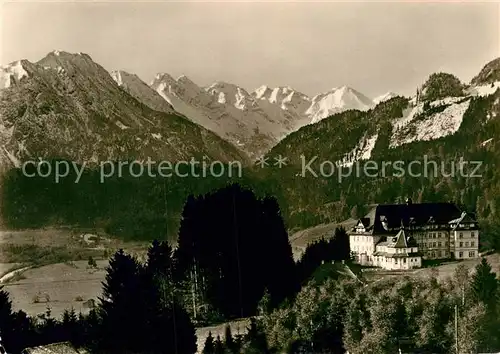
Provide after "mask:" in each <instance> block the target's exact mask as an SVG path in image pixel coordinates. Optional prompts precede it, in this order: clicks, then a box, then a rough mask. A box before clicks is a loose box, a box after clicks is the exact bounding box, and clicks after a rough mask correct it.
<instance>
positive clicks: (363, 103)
mask: <svg viewBox="0 0 500 354" xmlns="http://www.w3.org/2000/svg"><path fill="white" fill-rule="evenodd" d="M373 106H374V103H373V101H372V100H371V99H369V98H368V97H366V96H365V95H363V94H362V93H360V92H358V91H356V90H354V89H352V88H350V87H348V86H342V87H336V88H333V89H332V90H331V91H329V92H325V93H323V94H320V95H317V96H315V97H314V98H313V99H312V104H311V106H310V107H309V108H308V110H307V111H306V114H307V115H308V116H309V117H310V118H311V123H317V122H319V121H320V120H322V119H324V118H326V117H328V116H331V115H333V114H336V113H340V112H343V111H347V110H350V109H357V110H360V111H367V110H369V109H370V108H373Z"/></svg>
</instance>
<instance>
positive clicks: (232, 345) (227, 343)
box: [224, 325, 236, 353]
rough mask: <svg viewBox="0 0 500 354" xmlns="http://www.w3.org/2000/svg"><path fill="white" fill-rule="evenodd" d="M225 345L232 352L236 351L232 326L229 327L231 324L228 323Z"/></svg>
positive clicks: (225, 331)
mask: <svg viewBox="0 0 500 354" xmlns="http://www.w3.org/2000/svg"><path fill="white" fill-rule="evenodd" d="M224 347H225V348H226V349H227V351H229V352H230V353H235V352H236V348H235V343H234V339H233V334H232V333H231V327H229V325H227V326H226V328H225V330H224Z"/></svg>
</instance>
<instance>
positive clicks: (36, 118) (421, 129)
mask: <svg viewBox="0 0 500 354" xmlns="http://www.w3.org/2000/svg"><path fill="white" fill-rule="evenodd" d="M497 77H498V60H495V61H492V62H491V63H489V64H487V65H486V66H485V67H484V68H483V70H482V71H481V73H479V74H478V75H477V77H475V78H474V79H473V80H472V82H471V85H468V86H467V89H466V91H465V92H464V95H463V97H446V99H445V100H441V101H436V102H433V103H432V105H433V106H436V107H437V108H436V109H437V110H438V111H439V112H436V113H435V114H433V115H431V116H428V117H426V118H425V119H422V118H421V116H422V115H421V113H422V109H423V102H419V103H416V102H415V99H416V98H415V97H414V98H411V99H410V101H409V102H410V103H411V104H409V105H408V106H407V107H406V108H405V110H404V113H403V114H402V116H401V117H397V118H396V117H395V118H394V119H392V120H391V126H393V127H394V129H393V130H394V131H393V132H392V134H391V137H390V146H391V147H394V146H397V145H401V144H405V143H409V142H412V141H418V140H431V139H437V138H440V137H442V136H445V135H447V134H453V133H454V132H456V131H457V129H458V128H459V126H460V123H461V117H462V116H463V114H464V112H465V111H466V110H467V107H468V104H469V102H470V99H466V98H465V97H473V96H477V95H485V94H489V93H492V92H493V91H494V87H496V86H495V85H497V82H496V81H495V80H496V78H497ZM490 84H491V85H493V88H492V86H491V85H490ZM488 85H490V86H489V87H488ZM395 97H397V94H395V93H393V92H388V93H386V94H384V95H381V96H379V97H376V98H374V99H370V98H368V97H367V96H365V95H363V94H362V93H360V92H358V91H356V90H355V89H353V88H350V87H348V86H342V87H335V88H333V89H332V90H330V91H328V92H324V93H321V94H319V95H316V96H314V97H312V98H310V97H308V96H307V95H305V94H303V93H301V92H299V91H297V90H295V89H293V88H291V87H289V86H282V87H276V88H270V87H267V86H265V85H263V86H261V87H259V88H257V89H256V90H255V91H253V92H248V91H246V90H245V89H243V88H242V87H240V86H237V85H235V84H231V83H226V82H221V81H219V82H215V83H214V84H212V85H210V86H208V87H200V86H198V85H197V84H196V83H194V82H193V81H192V80H190V79H189V78H188V77H186V76H184V75H183V76H181V77H179V78H177V79H174V78H173V77H172V76H170V75H168V74H166V73H159V74H157V75H156V77H155V78H154V80H153V81H152V82H151V83H150V84H149V85H148V84H146V83H145V82H144V81H142V80H141V79H140V78H139V77H138V76H137V75H135V74H131V73H127V72H125V71H120V70H117V71H112V72H110V73H109V72H107V71H106V70H105V69H104V68H102V67H101V66H100V65H99V64H97V63H95V62H94V61H93V60H92V59H91V57H90V56H89V55H87V54H83V53H76V54H71V53H67V52H62V51H53V52H51V53H49V54H48V55H47V56H46V57H44V58H43V59H41V60H39V61H38V62H36V63H31V62H29V61H27V60H19V61H16V62H14V63H11V64H9V65H6V66H3V67H2V68H1V71H0V113H1V121H0V144H1V145H2V147H1V152H0V153H1V156H2V161H4V162H5V161H8V162H10V163H13V164H14V165H16V164H17V165H19V161H22V160H23V159H26V158H28V157H29V156H35V155H36V156H37V157H44V156H55V157H61V158H70V159H73V160H75V161H79V162H82V161H84V160H85V161H98V160H101V159H110V158H111V159H118V158H124V157H127V158H138V159H144V158H145V156H151V157H154V158H156V157H169V158H172V159H180V158H183V157H188V155H191V156H194V155H200V154H206V155H208V156H210V157H212V158H221V159H223V160H227V159H231V158H239V159H243V160H246V159H247V157H250V158H251V159H255V158H256V157H258V156H260V155H262V154H264V153H266V152H268V151H270V150H271V149H272V148H273V147H276V146H278V147H279V146H283V145H285V146H287V148H291V146H292V145H293V144H291V143H290V142H291V141H293V139H294V138H293V137H294V136H295V137H296V136H297V135H294V134H291V133H294V132H297V131H299V129H300V132H301V133H300V135H304V134H306V132H308V131H317V130H318V129H319V126H316V124H318V123H321V122H322V121H323V120H324V119H325V118H327V117H330V116H332V115H337V114H339V113H342V112H345V111H349V110H356V111H358V112H368V111H371V110H374V109H376V107H377V106H378V105H380V104H381V103H383V102H386V101H390V100H391V99H393V98H395ZM439 107H444V108H443V109H442V110H441V109H440V108H439ZM417 117H420V118H419V119H416V118H417ZM325 124H326V125H328V124H332V121H331V120H329V122H328V123H325ZM303 127H304V129H301V128H303ZM372 130H373V131H371V130H370V129H369V130H367V131H363V136H362V137H360V138H359V139H357V141H356V142H354V141H353V142H352V146H351V148H352V149H351V150H350V151H344V152H343V156H342V157H340V158H339V162H340V163H341V164H350V163H352V162H353V161H354V160H356V159H358V158H369V156H370V151H371V149H372V148H373V147H374V146H375V143H376V140H377V136H378V135H377V134H378V131H377V130H376V128H373V129H372ZM290 135H291V136H290ZM287 136H290V138H289V139H285V140H283V139H284V138H285V137H287ZM338 138H339V137H331V139H332V144H333V142H334V141H335V140H336V139H338ZM306 140H307V139H306ZM90 141H92V143H89V142H90ZM228 143H229V144H228Z"/></svg>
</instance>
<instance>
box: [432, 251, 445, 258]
mask: <svg viewBox="0 0 500 354" xmlns="http://www.w3.org/2000/svg"><path fill="white" fill-rule="evenodd" d="M447 255H448V252H446V251H437V252H435V251H431V252H427V257H429V258H441V257H447Z"/></svg>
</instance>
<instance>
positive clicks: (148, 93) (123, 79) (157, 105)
mask: <svg viewBox="0 0 500 354" xmlns="http://www.w3.org/2000/svg"><path fill="white" fill-rule="evenodd" d="M110 74H111V77H112V78H113V80H115V82H116V83H117V84H118V86H120V87H121V88H123V89H124V90H125V91H127V92H128V93H129V94H130V95H132V96H133V97H134V98H136V99H138V100H140V101H141V102H142V103H144V104H145V105H147V106H148V107H149V108H151V109H154V110H155V111H160V112H165V113H175V111H174V108H173V107H172V105H171V104H169V103H168V102H166V101H165V100H164V99H163V98H162V97H161V96H160V95H159V94H158V92H156V91H155V90H153V89H152V88H151V87H150V86H149V85H148V84H146V83H145V82H144V81H142V80H141V79H140V78H139V77H138V76H137V75H135V74H129V73H127V72H126V71H123V70H116V71H112V72H111V73H110Z"/></svg>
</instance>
